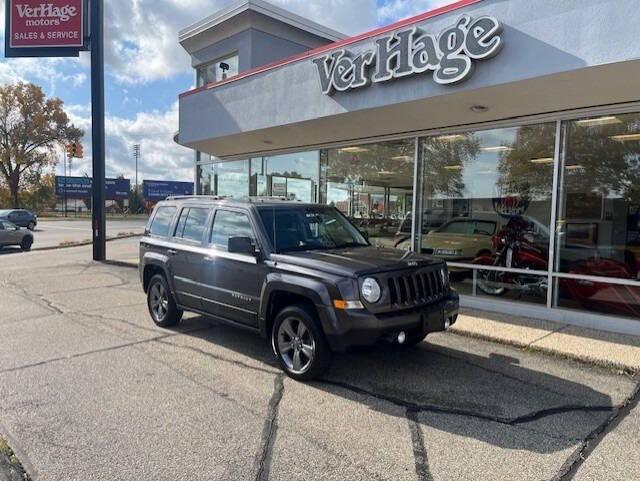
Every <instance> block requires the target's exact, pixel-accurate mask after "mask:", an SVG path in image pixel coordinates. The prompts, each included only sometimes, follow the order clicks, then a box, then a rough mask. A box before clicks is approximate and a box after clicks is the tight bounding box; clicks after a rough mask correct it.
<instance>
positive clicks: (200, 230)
mask: <svg viewBox="0 0 640 481" xmlns="http://www.w3.org/2000/svg"><path fill="white" fill-rule="evenodd" d="M208 218H209V209H202V208H198V207H191V208H189V209H183V210H182V212H181V213H180V220H179V221H178V226H177V228H176V234H175V236H176V237H179V238H182V239H185V240H189V241H195V242H202V235H203V234H204V229H205V227H206V224H207V219H208Z"/></svg>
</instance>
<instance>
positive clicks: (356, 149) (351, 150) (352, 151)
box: [339, 147, 369, 154]
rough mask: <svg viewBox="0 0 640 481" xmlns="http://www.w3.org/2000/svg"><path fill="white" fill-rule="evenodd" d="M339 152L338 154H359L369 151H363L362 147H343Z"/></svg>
mask: <svg viewBox="0 0 640 481" xmlns="http://www.w3.org/2000/svg"><path fill="white" fill-rule="evenodd" d="M339 150H340V152H348V153H350V154H359V153H361V152H369V149H365V148H364V147H344V148H342V149H339Z"/></svg>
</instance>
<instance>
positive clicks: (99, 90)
mask: <svg viewBox="0 0 640 481" xmlns="http://www.w3.org/2000/svg"><path fill="white" fill-rule="evenodd" d="M90 10H91V121H92V131H91V132H92V143H93V146H92V149H93V196H92V206H91V207H92V226H93V260H94V261H104V260H106V250H107V245H106V227H107V226H106V218H105V127H104V42H103V37H104V0H91V8H90Z"/></svg>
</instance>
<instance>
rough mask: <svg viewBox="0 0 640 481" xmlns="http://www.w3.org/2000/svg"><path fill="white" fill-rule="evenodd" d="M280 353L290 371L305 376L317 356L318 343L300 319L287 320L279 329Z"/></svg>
mask: <svg viewBox="0 0 640 481" xmlns="http://www.w3.org/2000/svg"><path fill="white" fill-rule="evenodd" d="M278 351H279V352H280V356H281V358H282V360H283V361H284V363H285V364H286V366H287V368H288V369H289V371H291V372H292V373H294V374H304V373H305V372H307V371H308V370H309V368H310V367H311V365H312V364H313V361H314V359H315V356H316V342H315V339H314V338H313V334H312V333H311V331H310V330H309V329H308V328H307V326H305V324H304V322H302V321H301V320H300V319H294V318H287V319H285V320H284V321H283V322H282V324H280V327H279V329H278Z"/></svg>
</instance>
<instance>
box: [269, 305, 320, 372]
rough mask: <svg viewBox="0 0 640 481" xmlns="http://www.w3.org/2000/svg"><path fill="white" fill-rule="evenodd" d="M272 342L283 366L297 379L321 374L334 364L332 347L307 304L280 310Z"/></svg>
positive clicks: (272, 334) (274, 325) (274, 326)
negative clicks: (332, 362) (332, 361)
mask: <svg viewBox="0 0 640 481" xmlns="http://www.w3.org/2000/svg"><path fill="white" fill-rule="evenodd" d="M271 343H272V346H273V351H274V353H275V355H276V357H277V358H278V361H279V362H280V366H281V367H282V369H283V370H284V371H285V372H286V373H287V375H288V376H289V377H291V378H293V379H295V380H297V381H309V380H312V379H315V378H318V377H320V376H321V375H322V374H324V373H325V371H326V370H327V369H328V368H329V364H330V363H331V350H330V348H329V345H328V344H327V341H326V339H325V338H324V334H323V332H322V329H321V328H320V323H319V321H318V316H317V315H316V313H315V312H313V310H312V309H310V308H309V307H307V306H305V305H295V306H290V307H286V308H284V309H283V310H282V311H280V313H279V314H278V316H277V317H276V320H275V322H274V324H273V331H272V333H271Z"/></svg>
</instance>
